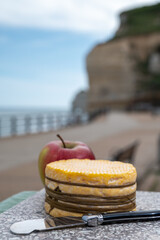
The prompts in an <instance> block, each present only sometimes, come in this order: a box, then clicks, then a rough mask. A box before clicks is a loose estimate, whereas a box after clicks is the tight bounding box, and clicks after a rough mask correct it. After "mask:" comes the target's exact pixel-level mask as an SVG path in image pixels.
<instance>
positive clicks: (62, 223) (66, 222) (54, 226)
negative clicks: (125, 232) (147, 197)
mask: <svg viewBox="0 0 160 240" xmlns="http://www.w3.org/2000/svg"><path fill="white" fill-rule="evenodd" d="M150 220H160V210H152V211H135V212H120V213H101V214H97V215H84V216H82V218H80V217H71V216H69V217H59V218H57V217H56V218H54V217H50V216H49V217H46V218H41V219H32V220H25V221H21V222H16V223H14V224H12V225H11V227H10V231H11V232H12V233H14V234H25V235H26V234H30V233H32V232H38V231H50V230H58V229H64V228H72V227H83V226H89V227H96V226H98V225H101V224H112V223H123V222H133V221H150Z"/></svg>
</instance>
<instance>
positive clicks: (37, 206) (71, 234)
mask: <svg viewBox="0 0 160 240" xmlns="http://www.w3.org/2000/svg"><path fill="white" fill-rule="evenodd" d="M43 205H44V190H41V191H39V192H38V193H36V194H35V195H34V196H32V197H30V198H28V199H27V200H25V201H23V202H21V203H19V204H17V205H16V206H14V207H13V208H11V209H9V210H8V211H6V212H4V213H2V214H0V239H1V240H8V239H12V240H18V239H26V240H27V239H28V240H32V239H33V240H38V239H46V240H51V239H54V240H58V239H59V240H62V239H63V240H72V239H77V240H82V239H85V240H91V239H94V240H97V239H99V240H101V239H106V240H111V239H114V240H124V239H125V240H129V239H131V240H139V239H141V240H146V239H149V240H158V239H160V220H159V221H150V222H133V223H120V224H111V225H103V226H99V227H95V228H89V227H85V228H82V227H81V228H72V229H65V230H54V231H49V232H39V233H32V234H30V235H28V236H26V235H21V236H18V235H14V234H12V233H11V232H10V230H9V228H10V226H11V224H12V223H14V222H18V221H21V220H27V219H36V218H43V217H45V216H46V214H45V212H44V207H43ZM155 209H160V193H158V192H142V191H137V210H155Z"/></svg>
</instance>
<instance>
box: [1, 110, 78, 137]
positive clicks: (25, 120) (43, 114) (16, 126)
mask: <svg viewBox="0 0 160 240" xmlns="http://www.w3.org/2000/svg"><path fill="white" fill-rule="evenodd" d="M73 121H74V119H73V114H72V113H71V111H70V110H68V109H54V108H0V138H4V137H9V136H14V135H24V134H29V133H38V132H47V131H50V130H55V129H59V128H62V127H65V126H67V125H69V124H71V123H72V122H73Z"/></svg>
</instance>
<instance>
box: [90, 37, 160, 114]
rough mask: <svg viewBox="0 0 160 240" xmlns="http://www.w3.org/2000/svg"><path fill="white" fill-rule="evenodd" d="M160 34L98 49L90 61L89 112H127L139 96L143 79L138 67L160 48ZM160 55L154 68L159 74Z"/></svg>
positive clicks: (122, 41)
mask: <svg viewBox="0 0 160 240" xmlns="http://www.w3.org/2000/svg"><path fill="white" fill-rule="evenodd" d="M159 43H160V33H154V34H150V35H141V36H132V37H125V38H121V39H114V40H112V41H109V42H107V43H104V44H100V45H97V46H95V48H94V49H93V50H92V51H91V52H90V53H89V54H88V57H87V60H86V61H87V71H88V78H89V85H90V90H89V94H88V106H89V111H94V110H96V109H98V108H101V109H103V108H106V107H112V108H125V107H126V106H127V105H128V104H129V102H130V101H131V100H132V99H133V98H134V97H135V95H136V94H137V91H138V89H137V84H138V81H139V80H140V79H141V73H140V72H139V71H138V68H137V64H138V63H139V62H143V61H145V60H146V59H147V58H148V57H149V56H151V55H152V53H153V52H154V51H155V48H157V47H158V46H159ZM159 56H160V55H158V56H157V55H153V56H152V58H151V63H150V68H151V69H152V71H159V70H160V67H159V64H160V60H159Z"/></svg>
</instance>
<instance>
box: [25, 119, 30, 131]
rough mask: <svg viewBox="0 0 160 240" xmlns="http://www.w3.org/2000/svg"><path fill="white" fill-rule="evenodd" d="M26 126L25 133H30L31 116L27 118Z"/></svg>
mask: <svg viewBox="0 0 160 240" xmlns="http://www.w3.org/2000/svg"><path fill="white" fill-rule="evenodd" d="M24 124H25V133H30V131H31V117H30V116H26V117H25V119H24Z"/></svg>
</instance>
